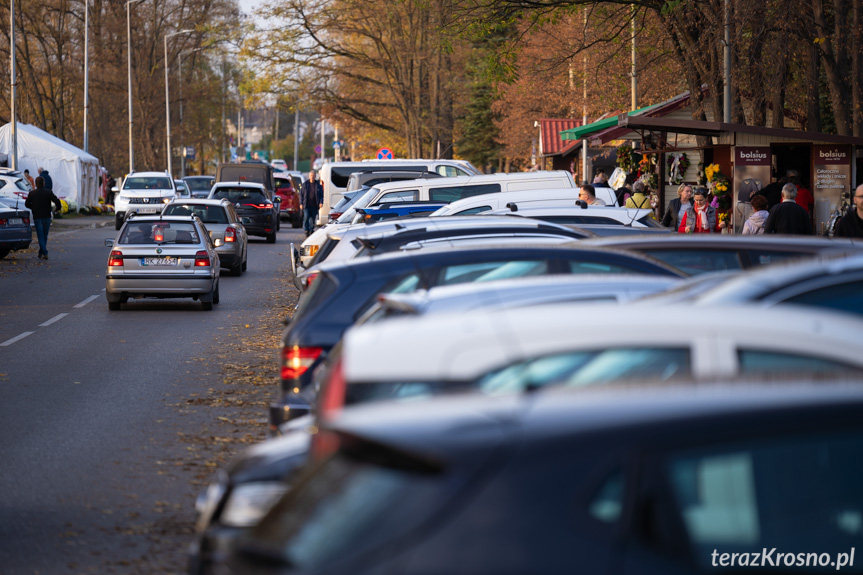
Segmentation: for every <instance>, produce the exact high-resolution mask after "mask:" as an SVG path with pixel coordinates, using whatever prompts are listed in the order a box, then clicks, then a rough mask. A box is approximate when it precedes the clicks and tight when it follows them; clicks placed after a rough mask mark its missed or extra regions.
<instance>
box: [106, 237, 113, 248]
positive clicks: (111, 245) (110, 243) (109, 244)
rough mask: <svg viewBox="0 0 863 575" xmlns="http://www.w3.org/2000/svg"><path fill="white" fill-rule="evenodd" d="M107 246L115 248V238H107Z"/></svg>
mask: <svg viewBox="0 0 863 575" xmlns="http://www.w3.org/2000/svg"><path fill="white" fill-rule="evenodd" d="M105 247H106V248H113V247H114V240H112V239H110V238H108V239H106V240H105Z"/></svg>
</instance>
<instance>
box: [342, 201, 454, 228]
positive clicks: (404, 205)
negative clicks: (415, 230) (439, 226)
mask: <svg viewBox="0 0 863 575" xmlns="http://www.w3.org/2000/svg"><path fill="white" fill-rule="evenodd" d="M445 205H446V204H444V203H441V202H396V203H391V204H384V205H379V206H371V207H365V208H360V209H358V210H357V215H356V217H355V218H354V223H355V224H373V223H375V222H379V221H381V220H390V219H394V218H404V217H414V218H416V217H421V216H429V215H431V213H432V212H434V211H435V210H436V209H438V208H439V207H441V206H445Z"/></svg>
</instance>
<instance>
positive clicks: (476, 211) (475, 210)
mask: <svg viewBox="0 0 863 575" xmlns="http://www.w3.org/2000/svg"><path fill="white" fill-rule="evenodd" d="M490 209H491V206H477V207H475V208H469V209H467V210H462V211H460V212H457V213H455V214H453V215H456V216H472V215H474V214H479V213H482V212H487V211H489V210H490Z"/></svg>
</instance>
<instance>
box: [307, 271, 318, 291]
mask: <svg viewBox="0 0 863 575" xmlns="http://www.w3.org/2000/svg"><path fill="white" fill-rule="evenodd" d="M319 275H321V272H312V273H310V274H307V275H305V276H303V287H304V288H306V289H309V288H310V287H312V284H313V283H314V281H315V280H316V279H318V276H319Z"/></svg>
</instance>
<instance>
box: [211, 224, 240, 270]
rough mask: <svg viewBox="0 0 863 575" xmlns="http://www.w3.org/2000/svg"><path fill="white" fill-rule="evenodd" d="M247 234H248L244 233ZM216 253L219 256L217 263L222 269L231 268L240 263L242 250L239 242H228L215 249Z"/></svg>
mask: <svg viewBox="0 0 863 575" xmlns="http://www.w3.org/2000/svg"><path fill="white" fill-rule="evenodd" d="M246 233H248V232H246ZM216 253H217V254H219V262H220V265H221V266H222V267H223V268H232V267H234V266H235V265H237V264H238V263H240V261H241V258H242V257H243V250H242V248H241V247H240V243H239V242H230V243H229V244H222V245H221V246H219V247H217V248H216Z"/></svg>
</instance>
